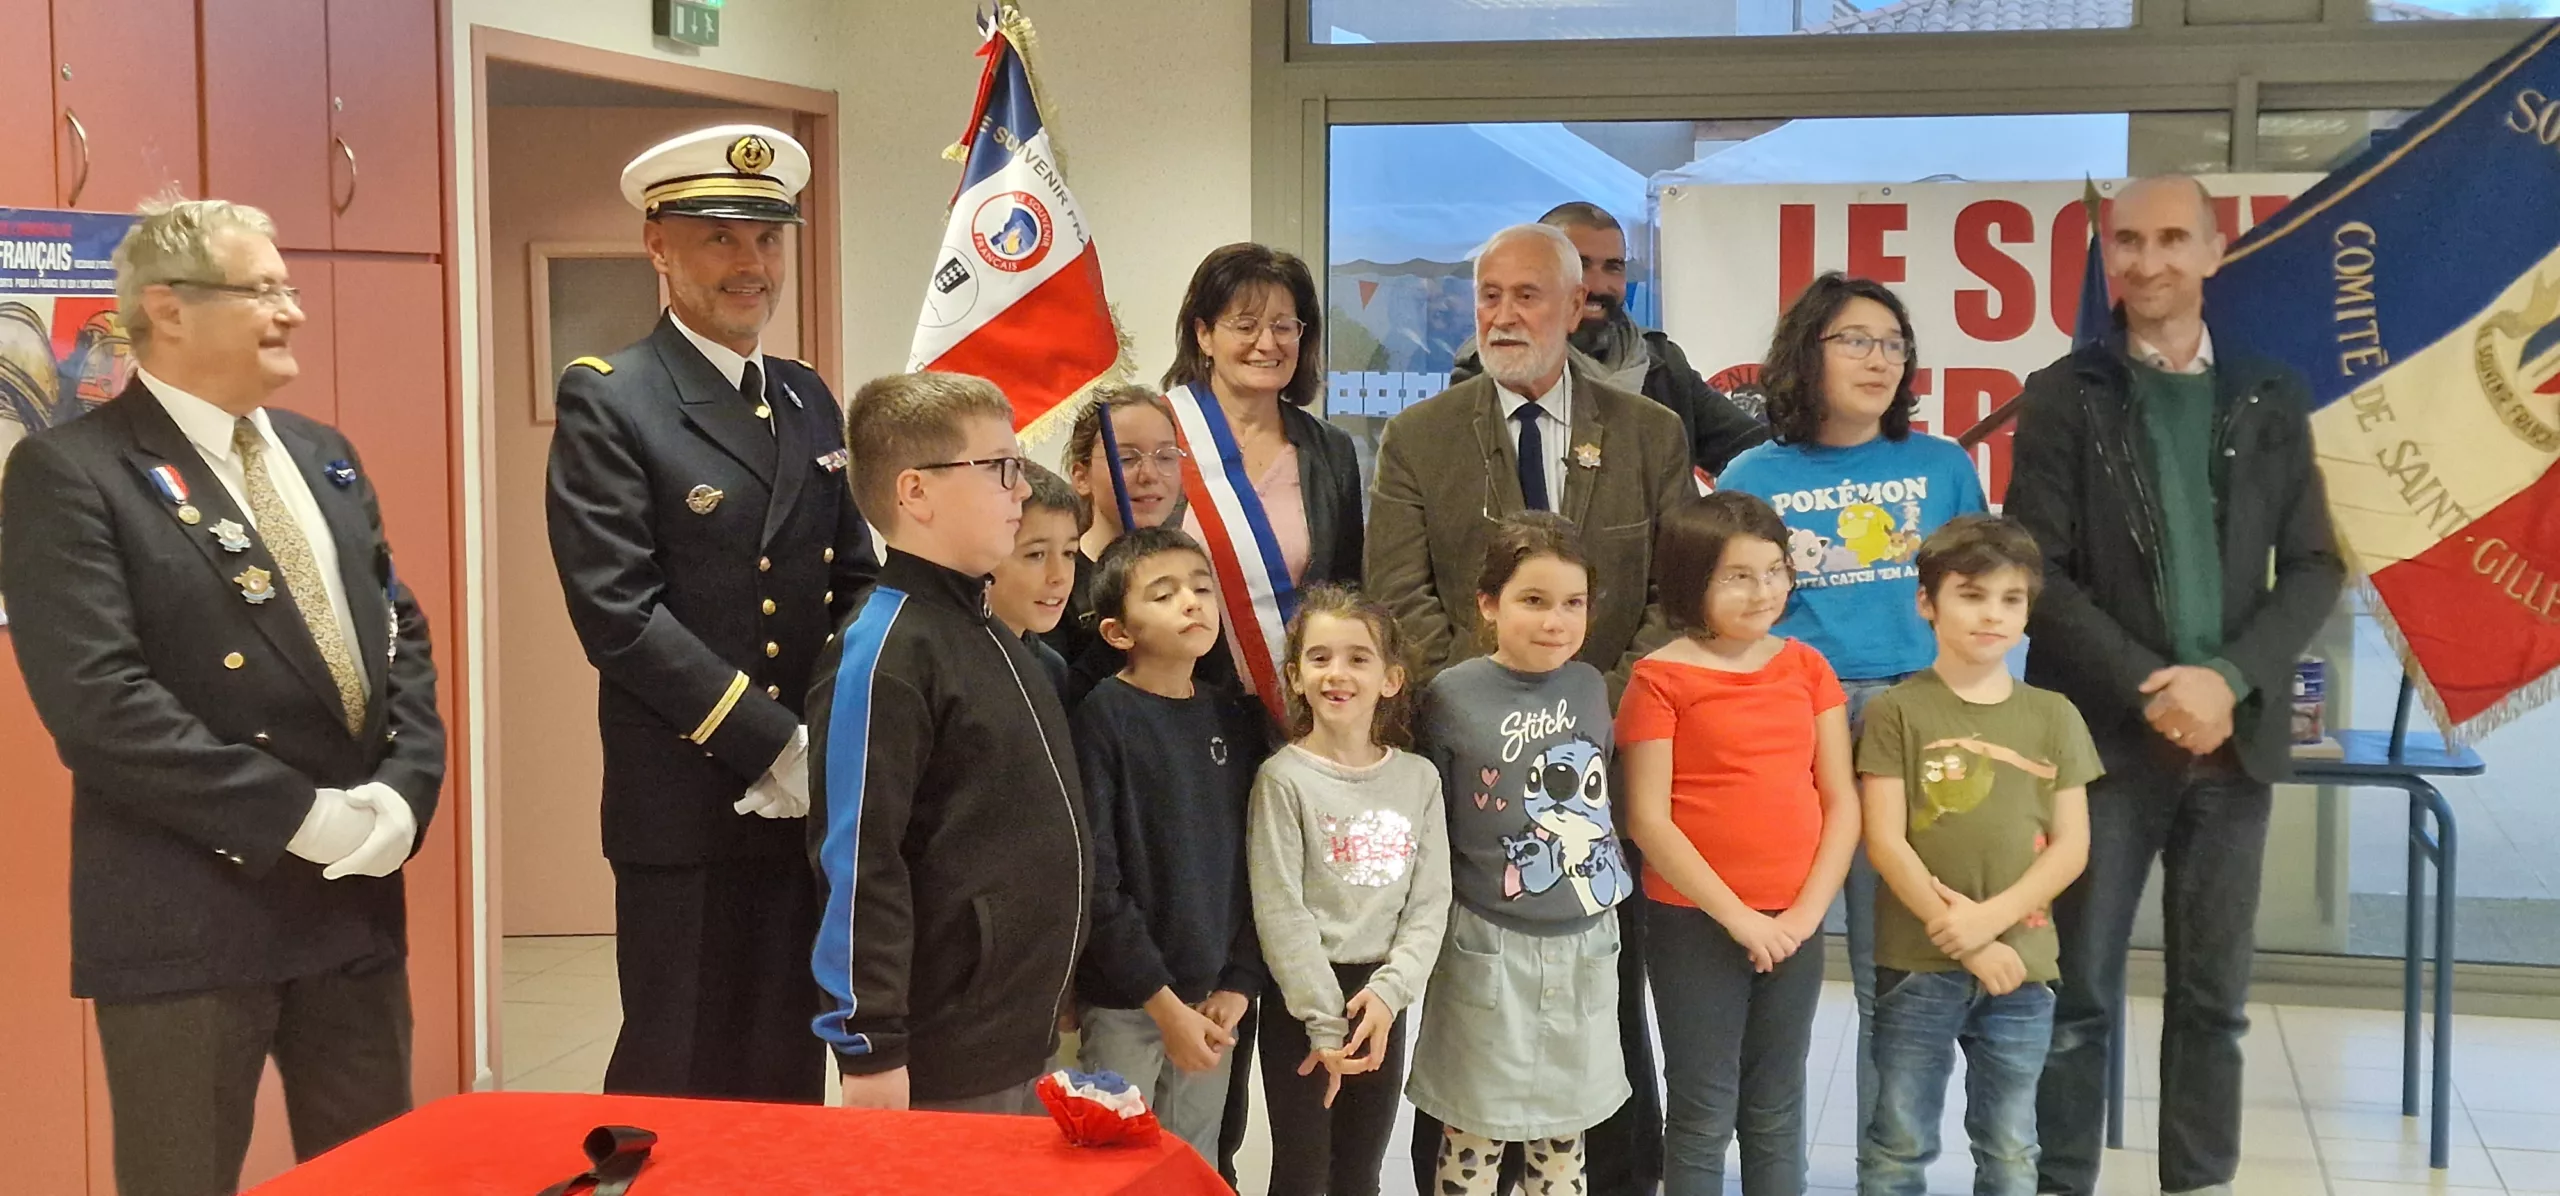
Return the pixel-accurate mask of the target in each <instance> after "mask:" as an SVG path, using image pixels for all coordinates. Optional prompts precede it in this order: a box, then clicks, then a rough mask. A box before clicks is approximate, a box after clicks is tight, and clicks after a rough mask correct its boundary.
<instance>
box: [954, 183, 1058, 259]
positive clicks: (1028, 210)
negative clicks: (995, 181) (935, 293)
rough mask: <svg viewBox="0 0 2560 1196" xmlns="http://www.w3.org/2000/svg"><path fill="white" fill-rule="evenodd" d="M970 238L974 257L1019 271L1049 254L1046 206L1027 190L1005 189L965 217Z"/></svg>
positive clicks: (1049, 234) (1049, 227) (1051, 233)
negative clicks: (968, 216) (976, 253)
mask: <svg viewBox="0 0 2560 1196" xmlns="http://www.w3.org/2000/svg"><path fill="white" fill-rule="evenodd" d="M969 234H970V239H971V240H972V241H974V242H975V243H976V244H977V249H978V257H979V258H980V259H982V260H984V261H985V262H986V263H987V264H988V265H990V266H993V267H995V268H996V269H998V270H1002V271H1004V272H1006V273H1008V274H1015V273H1020V272H1022V271H1024V270H1028V269H1030V268H1032V267H1033V266H1037V265H1039V264H1040V259H1042V258H1044V257H1047V256H1049V244H1050V241H1051V239H1052V237H1053V236H1054V226H1053V225H1051V224H1050V222H1049V209H1047V208H1044V207H1042V206H1040V200H1039V198H1038V197H1036V196H1034V195H1032V194H1031V193H1030V192H1028V191H1006V192H1002V193H999V194H996V195H992V196H989V197H987V201H986V202H985V203H982V204H979V205H978V211H977V214H976V215H974V216H971V217H970V218H969Z"/></svg>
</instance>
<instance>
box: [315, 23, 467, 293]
mask: <svg viewBox="0 0 2560 1196" xmlns="http://www.w3.org/2000/svg"><path fill="white" fill-rule="evenodd" d="M328 7H329V89H330V92H329V94H330V108H331V112H330V131H331V132H332V133H333V134H334V135H335V137H336V140H335V141H334V142H332V143H331V145H330V147H329V148H330V153H331V155H332V156H331V159H330V171H331V176H330V179H331V191H330V195H331V196H332V199H331V201H330V202H331V204H332V205H333V206H334V207H335V208H336V209H337V213H338V220H337V247H338V248H339V249H342V250H345V249H361V250H373V251H377V252H385V253H436V252H439V251H440V250H442V248H443V244H444V209H443V206H442V202H441V201H442V199H443V188H444V172H443V170H442V165H443V159H444V150H443V147H442V145H441V144H440V142H439V140H438V131H437V121H436V111H437V107H436V104H437V100H436V5H435V2H434V0H328Z"/></svg>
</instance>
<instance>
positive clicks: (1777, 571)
mask: <svg viewBox="0 0 2560 1196" xmlns="http://www.w3.org/2000/svg"><path fill="white" fill-rule="evenodd" d="M1715 584H1716V585H1718V586H1721V587H1723V588H1725V589H1728V590H1742V589H1752V588H1755V587H1756V588H1759V589H1764V590H1785V589H1793V588H1794V587H1795V584H1796V570H1795V566H1793V565H1791V564H1787V563H1785V562H1783V561H1782V562H1780V563H1778V564H1775V565H1771V566H1769V567H1768V568H1767V569H1764V570H1762V571H1760V572H1758V573H1751V572H1747V571H1744V570H1739V569H1731V570H1727V571H1725V572H1723V573H1718V574H1716V576H1715Z"/></svg>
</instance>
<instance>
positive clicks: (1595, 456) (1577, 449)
mask: <svg viewBox="0 0 2560 1196" xmlns="http://www.w3.org/2000/svg"><path fill="white" fill-rule="evenodd" d="M1573 463H1574V464H1576V465H1579V466H1581V467H1582V468H1584V469H1598V468H1600V446H1599V445H1596V444H1590V443H1587V442H1586V443H1583V444H1577V445H1575V446H1573Z"/></svg>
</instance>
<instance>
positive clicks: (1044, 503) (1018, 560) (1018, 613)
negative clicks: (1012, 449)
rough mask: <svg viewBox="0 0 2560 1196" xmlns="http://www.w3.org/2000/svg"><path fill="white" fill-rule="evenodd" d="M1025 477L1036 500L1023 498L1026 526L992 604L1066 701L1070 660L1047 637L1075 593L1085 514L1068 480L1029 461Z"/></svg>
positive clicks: (991, 592)
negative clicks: (1051, 644)
mask: <svg viewBox="0 0 2560 1196" xmlns="http://www.w3.org/2000/svg"><path fill="white" fill-rule="evenodd" d="M1022 476H1023V480H1024V481H1026V482H1029V483H1030V484H1031V497H1029V498H1026V499H1024V500H1022V526H1021V527H1020V528H1018V529H1016V530H1015V531H1014V533H1013V553H1012V555H1010V556H1007V557H1006V558H1004V561H1003V563H1001V564H999V565H997V566H996V572H995V582H994V584H992V585H989V586H988V587H987V605H988V606H990V607H993V608H994V609H995V612H996V617H997V618H999V619H1002V620H1004V625H1005V626H1007V627H1009V628H1012V629H1013V633H1014V634H1015V635H1018V636H1021V637H1022V642H1023V643H1025V644H1028V645H1030V647H1031V654H1032V655H1033V656H1037V657H1039V658H1040V667H1041V668H1042V669H1045V670H1047V671H1048V674H1049V681H1050V683H1051V684H1052V685H1054V686H1056V687H1057V690H1058V700H1059V701H1061V702H1066V701H1067V700H1068V699H1067V685H1068V680H1067V678H1068V673H1067V658H1066V657H1064V656H1060V655H1059V654H1058V650H1057V649H1056V648H1052V647H1050V646H1049V644H1048V641H1047V640H1045V639H1043V638H1042V637H1043V636H1046V635H1048V634H1049V632H1050V631H1052V630H1054V629H1055V628H1056V627H1057V626H1058V618H1059V616H1061V615H1064V614H1065V613H1066V611H1067V599H1068V597H1069V596H1070V595H1072V594H1073V593H1074V592H1075V588H1076V560H1077V559H1078V550H1077V548H1076V540H1077V538H1078V537H1080V536H1082V535H1083V534H1084V529H1083V528H1082V527H1080V526H1078V525H1079V523H1080V522H1081V521H1082V515H1083V513H1084V512H1083V508H1081V507H1080V506H1078V505H1077V503H1076V491H1075V487H1073V486H1070V485H1068V484H1067V479H1065V478H1062V477H1059V476H1058V475H1056V474H1054V473H1051V472H1049V471H1048V470H1046V469H1042V468H1041V467H1040V466H1039V465H1037V464H1034V463H1032V462H1029V461H1025V462H1023V463H1022Z"/></svg>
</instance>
